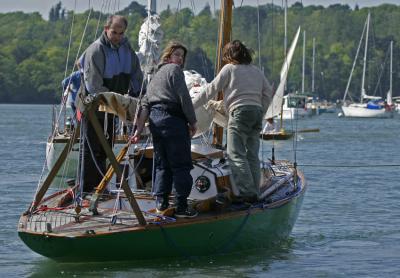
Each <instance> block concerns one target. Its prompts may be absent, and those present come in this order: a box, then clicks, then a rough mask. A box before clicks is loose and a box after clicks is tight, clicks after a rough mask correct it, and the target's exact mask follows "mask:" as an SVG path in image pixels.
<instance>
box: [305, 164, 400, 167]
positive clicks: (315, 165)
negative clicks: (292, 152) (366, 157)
mask: <svg viewBox="0 0 400 278" xmlns="http://www.w3.org/2000/svg"><path fill="white" fill-rule="evenodd" d="M298 166H301V167H323V168H327V167H329V168H372V167H373V168H376V167H400V164H370V165H366V164H365V165H339V164H331V165H328V164H324V165H323V164H298Z"/></svg>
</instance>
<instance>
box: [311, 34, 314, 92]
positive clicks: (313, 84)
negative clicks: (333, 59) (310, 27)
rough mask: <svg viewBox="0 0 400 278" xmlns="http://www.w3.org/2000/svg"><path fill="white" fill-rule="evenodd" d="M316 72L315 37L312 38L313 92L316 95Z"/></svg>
mask: <svg viewBox="0 0 400 278" xmlns="http://www.w3.org/2000/svg"><path fill="white" fill-rule="evenodd" d="M314 74H315V37H314V38H313V40H312V72H311V93H312V95H313V96H314V91H315V83H314Z"/></svg>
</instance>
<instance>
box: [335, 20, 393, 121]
mask: <svg viewBox="0 0 400 278" xmlns="http://www.w3.org/2000/svg"><path fill="white" fill-rule="evenodd" d="M370 18H371V15H370V13H368V16H367V20H366V22H365V25H364V29H363V32H362V35H361V39H360V42H359V45H358V49H357V53H356V57H355V59H354V62H353V67H352V69H351V72H350V77H349V80H348V82H347V86H346V91H345V94H344V97H343V106H342V111H343V116H345V117H357V118H389V117H393V109H391V107H390V106H389V105H385V104H384V102H383V100H382V98H381V97H378V96H369V95H367V94H366V90H365V72H366V64H367V52H368V33H369V24H370ZM364 33H365V48H364V60H363V61H364V63H363V73H362V81H361V95H360V102H358V103H356V102H354V103H350V104H348V103H347V102H346V97H347V95H348V92H349V86H350V82H351V78H352V76H353V72H354V67H355V64H356V61H357V57H358V54H359V51H360V47H361V43H362V40H363V38H364ZM389 102H390V103H392V96H391V89H390V90H389V92H388V95H387V104H388V103H389Z"/></svg>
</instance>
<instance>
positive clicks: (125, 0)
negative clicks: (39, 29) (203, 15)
mask: <svg viewBox="0 0 400 278" xmlns="http://www.w3.org/2000/svg"><path fill="white" fill-rule="evenodd" d="M59 1H60V0H0V3H1V4H0V13H6V12H12V11H23V12H26V13H30V12H36V11H37V12H40V13H41V14H42V16H43V17H44V18H46V19H47V18H48V13H49V10H50V8H51V7H52V6H54V5H55V4H56V3H58V2H59ZM132 1H133V0H111V3H117V5H119V7H120V9H123V8H124V7H126V6H128V5H129V3H131V2H132ZM136 1H137V2H139V3H140V4H142V5H146V4H147V0H136ZM61 2H62V6H63V7H65V8H66V9H67V10H74V8H75V3H77V6H76V10H77V11H78V12H81V11H84V10H87V9H88V7H89V3H90V5H91V6H92V7H94V9H95V10H100V9H101V7H102V3H103V2H104V0H61ZM219 2H220V0H158V1H157V11H160V10H163V9H165V8H166V7H167V5H168V4H169V5H170V7H171V8H173V9H176V8H178V7H179V6H178V4H179V3H181V7H191V8H193V10H194V12H195V13H197V12H199V11H201V10H202V9H203V8H204V6H205V5H206V3H209V4H210V7H211V9H212V10H213V9H214V7H215V8H216V9H218V8H219ZM242 2H243V5H253V6H255V5H257V2H258V3H259V5H265V4H269V3H272V2H274V4H276V5H281V4H282V0H236V1H234V3H235V5H236V6H240V5H241V3H242ZM295 2H301V0H288V5H289V6H291V5H292V4H294V3H295ZM302 2H303V5H305V6H308V5H323V6H325V7H326V6H329V5H332V4H348V5H349V6H350V7H351V8H354V7H355V5H356V4H358V5H359V7H370V6H378V5H381V4H396V5H400V0H302Z"/></svg>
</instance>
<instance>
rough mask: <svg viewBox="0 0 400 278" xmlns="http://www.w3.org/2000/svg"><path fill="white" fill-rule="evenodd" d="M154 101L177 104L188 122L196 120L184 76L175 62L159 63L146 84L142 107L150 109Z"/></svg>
mask: <svg viewBox="0 0 400 278" xmlns="http://www.w3.org/2000/svg"><path fill="white" fill-rule="evenodd" d="M155 102H172V103H174V104H178V105H180V107H181V108H182V111H183V114H184V115H185V116H186V119H187V120H188V122H189V124H191V125H193V124H195V123H196V122H197V120H196V114H195V112H194V108H193V103H192V99H191V97H190V95H189V91H188V88H187V87H186V82H185V76H184V74H183V71H182V69H181V67H180V66H178V65H176V64H161V65H160V66H159V68H158V71H157V73H156V74H155V75H154V76H153V78H152V79H151V81H150V83H149V85H148V86H147V94H146V95H145V96H144V97H143V100H142V108H143V109H146V110H147V111H150V105H151V104H152V103H155Z"/></svg>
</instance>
